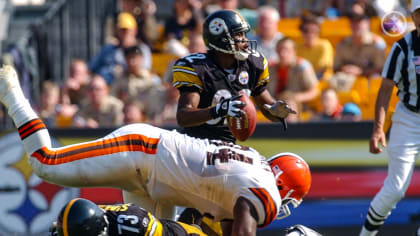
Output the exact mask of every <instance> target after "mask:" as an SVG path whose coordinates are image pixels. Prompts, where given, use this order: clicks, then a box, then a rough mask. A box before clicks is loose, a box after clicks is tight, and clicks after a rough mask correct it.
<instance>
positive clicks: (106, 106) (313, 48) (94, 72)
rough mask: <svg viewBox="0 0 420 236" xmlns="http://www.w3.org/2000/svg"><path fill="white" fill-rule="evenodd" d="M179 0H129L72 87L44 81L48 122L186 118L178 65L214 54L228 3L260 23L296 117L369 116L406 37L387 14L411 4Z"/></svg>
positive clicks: (275, 85)
mask: <svg viewBox="0 0 420 236" xmlns="http://www.w3.org/2000/svg"><path fill="white" fill-rule="evenodd" d="M171 2H172V9H173V11H172V13H173V15H172V16H170V17H168V18H166V19H159V18H157V17H156V11H157V8H158V6H157V4H156V2H154V1H152V0H119V3H118V4H119V12H116V13H115V16H113V17H110V18H109V19H107V21H106V22H107V23H106V25H105V26H104V27H105V32H106V44H105V45H104V46H103V47H102V48H101V49H100V50H99V51H98V52H97V54H96V55H95V56H94V57H93V58H92V59H91V60H90V61H83V60H81V59H78V58H74V59H73V60H72V61H71V63H70V65H68V66H69V72H70V73H69V75H70V76H69V78H67V79H65V80H64V82H63V83H62V84H57V83H55V82H52V81H44V82H43V84H42V88H41V91H42V92H41V99H39V101H40V104H37V106H36V110H37V112H38V113H39V114H40V116H41V118H42V119H43V120H44V121H45V123H46V124H47V125H48V126H50V127H88V128H97V127H113V126H119V125H122V124H130V123H136V122H148V123H152V124H155V125H163V124H168V123H171V124H176V110H177V107H176V106H177V102H178V97H179V92H178V90H177V89H175V88H173V86H172V71H171V66H172V64H173V63H174V61H175V60H176V59H178V58H180V57H183V56H186V55H187V54H189V53H195V52H203V53H204V52H206V48H205V45H204V42H203V39H202V37H201V27H202V22H203V20H204V18H205V17H206V16H207V15H208V14H210V13H212V12H213V11H215V10H218V9H232V10H236V11H238V12H239V13H240V14H241V15H242V16H243V17H244V18H245V19H246V20H247V21H248V22H249V23H250V25H251V27H252V29H253V30H252V31H251V32H250V33H249V34H248V38H249V39H252V40H256V41H257V43H258V50H259V51H260V52H262V53H263V54H264V55H265V57H266V58H267V59H268V61H269V68H270V82H269V90H270V92H271V94H273V95H274V96H275V97H276V98H277V99H282V100H285V101H286V102H287V103H288V104H290V105H291V106H292V107H294V108H295V110H297V111H298V114H297V115H290V116H289V117H288V121H289V122H310V121H339V120H344V121H360V120H369V119H372V118H373V107H374V102H375V101H374V97H376V94H375V92H377V90H378V89H379V85H380V82H378V81H380V72H381V70H382V66H383V64H384V61H385V58H386V54H387V52H388V50H389V48H390V46H391V44H392V43H393V42H394V41H396V40H397V38H390V37H387V36H386V35H385V34H384V33H383V32H382V31H381V27H380V19H381V17H383V16H384V15H385V14H386V13H387V12H390V11H399V12H401V13H403V14H406V9H408V7H409V5H408V2H405V1H396V0H395V1H394V0H316V1H310V0H259V1H253V0H242V1H240V0H172V1H171ZM378 19H379V21H378ZM374 23H375V24H374ZM378 24H379V26H378ZM371 94H372V96H371ZM373 95H375V96H373ZM258 119H259V121H260V122H264V121H265V120H264V118H263V116H260V115H259V116H258Z"/></svg>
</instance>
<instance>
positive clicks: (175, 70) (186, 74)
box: [172, 59, 203, 91]
mask: <svg viewBox="0 0 420 236" xmlns="http://www.w3.org/2000/svg"><path fill="white" fill-rule="evenodd" d="M172 75H173V81H172V84H173V86H174V87H175V88H178V89H180V88H181V87H195V88H197V89H198V90H200V91H201V90H202V89H203V82H202V81H201V79H200V78H199V75H198V74H197V72H196V71H195V69H194V67H193V66H192V65H190V64H189V63H186V62H185V61H183V60H182V59H181V60H179V61H177V62H176V63H175V65H174V66H173V67H172Z"/></svg>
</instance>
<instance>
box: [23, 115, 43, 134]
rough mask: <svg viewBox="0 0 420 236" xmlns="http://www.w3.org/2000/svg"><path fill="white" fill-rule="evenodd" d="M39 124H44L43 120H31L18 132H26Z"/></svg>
mask: <svg viewBox="0 0 420 236" xmlns="http://www.w3.org/2000/svg"><path fill="white" fill-rule="evenodd" d="M38 123H42V120H41V119H39V118H36V119H33V120H30V121H28V122H26V123H25V124H23V125H21V126H20V127H19V128H18V131H19V132H25V131H26V130H27V129H28V128H29V127H31V126H33V125H34V124H38Z"/></svg>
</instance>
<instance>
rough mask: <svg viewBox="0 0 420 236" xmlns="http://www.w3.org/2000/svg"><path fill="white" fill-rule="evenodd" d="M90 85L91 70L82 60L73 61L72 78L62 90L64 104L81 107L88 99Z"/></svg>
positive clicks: (71, 65) (71, 66)
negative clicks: (81, 102) (81, 103)
mask: <svg viewBox="0 0 420 236" xmlns="http://www.w3.org/2000/svg"><path fill="white" fill-rule="evenodd" d="M88 84H89V70H88V67H87V65H86V63H85V61H83V60H82V59H73V60H72V61H71V64H70V77H69V78H68V79H66V80H65V81H64V85H63V86H62V88H61V102H62V103H63V104H75V105H79V104H80V101H81V100H82V99H83V98H85V97H86V93H87V87H88Z"/></svg>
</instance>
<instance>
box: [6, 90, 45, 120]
mask: <svg viewBox="0 0 420 236" xmlns="http://www.w3.org/2000/svg"><path fill="white" fill-rule="evenodd" d="M8 95H10V94H8ZM15 101H16V102H15V103H14V104H12V105H10V106H8V113H9V115H10V117H12V119H13V122H14V123H15V125H16V128H19V127H20V126H22V125H23V124H25V123H26V122H28V121H30V120H33V119H36V118H38V115H37V114H36V113H35V111H34V110H33V109H32V107H31V105H30V104H29V101H28V100H26V98H25V97H23V98H22V99H21V100H15ZM6 106H7V105H6Z"/></svg>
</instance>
